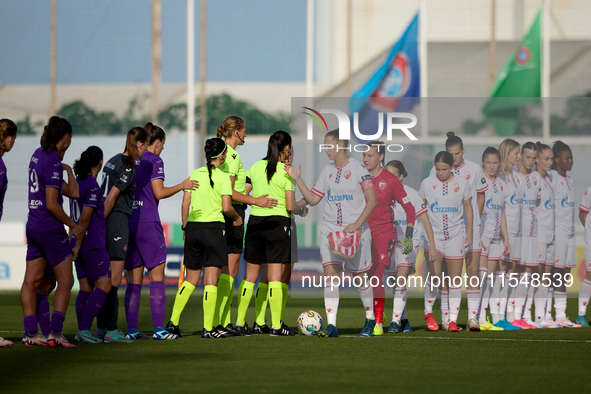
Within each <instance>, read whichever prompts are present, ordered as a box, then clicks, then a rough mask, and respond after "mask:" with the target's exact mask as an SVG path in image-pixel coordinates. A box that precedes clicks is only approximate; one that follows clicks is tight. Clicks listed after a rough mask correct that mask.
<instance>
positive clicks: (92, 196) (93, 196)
mask: <svg viewBox="0 0 591 394" xmlns="http://www.w3.org/2000/svg"><path fill="white" fill-rule="evenodd" d="M76 180H77V181H78V190H80V198H78V199H77V200H70V216H71V217H72V220H73V221H75V222H76V223H77V224H80V217H81V216H82V210H83V209H84V207H91V208H94V211H93V212H92V216H91V217H90V224H89V225H88V229H87V230H86V235H85V236H84V240H83V241H82V246H81V247H80V250H81V251H86V250H90V249H99V248H100V249H104V248H105V244H106V239H107V221H106V219H105V201H104V200H103V196H102V194H101V188H100V187H99V185H98V183H97V181H96V179H95V178H94V177H92V176H90V175H89V176H87V177H86V179H84V180H80V179H76Z"/></svg>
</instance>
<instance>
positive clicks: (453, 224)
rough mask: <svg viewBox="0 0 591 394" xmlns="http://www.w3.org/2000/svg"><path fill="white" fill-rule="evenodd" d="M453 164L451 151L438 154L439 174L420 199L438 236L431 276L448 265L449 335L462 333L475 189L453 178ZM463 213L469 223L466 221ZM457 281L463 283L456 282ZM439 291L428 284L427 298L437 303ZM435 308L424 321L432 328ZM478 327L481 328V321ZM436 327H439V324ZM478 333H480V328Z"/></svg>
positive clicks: (429, 181) (460, 178)
mask: <svg viewBox="0 0 591 394" xmlns="http://www.w3.org/2000/svg"><path fill="white" fill-rule="evenodd" d="M453 165H454V159H453V157H452V155H451V154H450V153H449V152H445V151H442V152H439V153H438V154H437V155H436V156H435V171H436V175H435V176H430V177H429V178H427V179H425V180H423V182H422V183H421V187H420V189H419V196H421V198H422V199H423V202H424V203H425V205H426V206H427V207H428V209H429V220H430V222H431V226H432V227H433V233H434V235H435V245H429V246H430V248H433V247H435V249H436V250H437V253H438V255H437V258H436V259H435V260H434V261H432V262H429V263H428V266H429V273H430V274H431V276H432V277H436V276H440V277H442V276H443V275H442V268H441V267H442V264H443V261H445V262H446V265H447V272H444V274H445V279H446V282H447V286H449V301H448V308H449V322H448V321H446V320H445V317H444V321H443V326H444V328H446V327H447V330H448V331H450V332H458V331H460V330H459V329H458V326H457V319H458V314H459V311H460V303H461V301H462V283H461V274H462V262H463V260H464V257H465V255H466V249H468V248H470V246H471V245H472V235H473V232H472V228H473V213H472V189H471V188H470V185H469V184H468V181H466V179H465V178H464V177H463V176H461V175H454V173H453V172H452V168H453ZM464 212H465V217H466V220H464ZM466 222H467V225H466ZM466 227H467V230H468V231H466ZM448 278H450V279H451V280H450V279H448ZM458 278H460V283H458V282H457V279H458ZM453 279H455V280H453ZM437 290H438V288H437V287H436V286H435V284H434V283H432V282H431V285H429V286H428V285H427V284H426V285H425V298H428V299H431V300H434V299H435V298H436V296H437ZM442 304H443V302H442ZM432 308H433V304H432V303H431V304H430V309H431V310H429V309H427V308H426V309H427V310H426V311H425V321H426V322H427V326H428V327H429V329H432V328H431V327H433V321H434V320H435V319H434V318H433V313H432ZM476 324H477V325H478V322H476ZM435 326H437V325H436V323H435ZM435 329H438V327H437V328H435ZM478 330H480V328H479V327H478Z"/></svg>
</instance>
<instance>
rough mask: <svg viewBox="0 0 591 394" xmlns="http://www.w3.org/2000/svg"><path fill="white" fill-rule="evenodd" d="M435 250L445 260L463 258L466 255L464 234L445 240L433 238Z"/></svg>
mask: <svg viewBox="0 0 591 394" xmlns="http://www.w3.org/2000/svg"><path fill="white" fill-rule="evenodd" d="M435 250H437V253H439V254H440V255H442V256H443V257H444V258H445V259H446V260H463V259H464V257H466V234H464V232H463V231H462V232H461V233H460V234H458V235H456V236H455V237H453V238H450V239H448V240H447V241H445V240H442V239H435Z"/></svg>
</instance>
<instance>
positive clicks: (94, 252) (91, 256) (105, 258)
mask: <svg viewBox="0 0 591 394" xmlns="http://www.w3.org/2000/svg"><path fill="white" fill-rule="evenodd" d="M76 275H77V277H78V280H80V279H82V278H84V277H86V278H87V279H88V281H89V282H94V281H96V280H98V279H101V278H110V277H111V262H110V261H109V254H108V253H107V250H106V249H90V250H85V251H84V252H80V253H78V258H77V259H76Z"/></svg>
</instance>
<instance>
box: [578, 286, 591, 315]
mask: <svg viewBox="0 0 591 394" xmlns="http://www.w3.org/2000/svg"><path fill="white" fill-rule="evenodd" d="M590 298H591V281H589V280H588V279H585V280H584V281H583V283H581V290H579V316H585V315H586V314H587V305H589V299H590Z"/></svg>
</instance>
